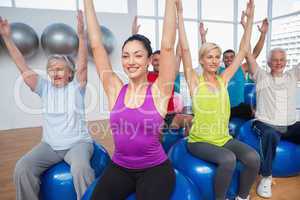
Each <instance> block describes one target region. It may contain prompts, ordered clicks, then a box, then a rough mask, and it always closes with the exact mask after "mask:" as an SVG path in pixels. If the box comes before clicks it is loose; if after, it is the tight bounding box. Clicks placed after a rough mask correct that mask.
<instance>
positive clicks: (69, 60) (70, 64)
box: [47, 54, 76, 81]
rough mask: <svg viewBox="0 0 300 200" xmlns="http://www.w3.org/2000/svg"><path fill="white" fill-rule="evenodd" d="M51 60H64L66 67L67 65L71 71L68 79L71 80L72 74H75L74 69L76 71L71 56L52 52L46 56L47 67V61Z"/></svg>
mask: <svg viewBox="0 0 300 200" xmlns="http://www.w3.org/2000/svg"><path fill="white" fill-rule="evenodd" d="M51 60H64V61H65V62H66V64H67V67H69V69H70V70H71V73H72V76H71V78H70V81H71V80H73V78H74V74H75V71H76V69H75V68H76V65H75V61H74V59H73V58H72V56H70V55H64V54H52V55H50V56H49V57H48V62H47V68H48V66H49V62H50V61H51Z"/></svg>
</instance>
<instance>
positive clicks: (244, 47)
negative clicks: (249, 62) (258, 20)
mask: <svg viewBox="0 0 300 200" xmlns="http://www.w3.org/2000/svg"><path fill="white" fill-rule="evenodd" d="M245 15H246V16H247V23H246V26H245V30H244V34H243V37H242V39H241V43H240V48H239V52H238V53H237V55H236V56H235V58H234V60H233V62H232V64H231V65H230V66H229V67H227V68H226V69H225V71H224V73H222V75H221V77H222V78H223V80H224V81H225V82H226V83H228V82H229V81H230V79H231V78H232V76H233V75H234V74H235V72H236V71H237V69H238V68H239V66H240V65H241V63H242V61H243V59H244V58H245V56H246V54H247V52H248V51H249V48H250V39H251V33H252V24H253V16H254V2H253V0H249V2H248V3H247V10H246V13H245Z"/></svg>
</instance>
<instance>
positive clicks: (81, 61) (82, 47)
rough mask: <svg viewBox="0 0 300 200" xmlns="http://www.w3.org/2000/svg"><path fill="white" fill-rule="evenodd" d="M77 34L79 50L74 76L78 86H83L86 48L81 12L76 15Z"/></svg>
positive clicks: (85, 70) (85, 72)
mask: <svg viewBox="0 0 300 200" xmlns="http://www.w3.org/2000/svg"><path fill="white" fill-rule="evenodd" d="M77 33H78V38H79V48H78V56H77V63H76V76H77V80H78V81H79V83H80V86H84V85H85V84H86V82H87V46H86V38H85V34H84V22H83V15H82V11H81V10H79V11H78V13H77Z"/></svg>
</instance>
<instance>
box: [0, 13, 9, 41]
mask: <svg viewBox="0 0 300 200" xmlns="http://www.w3.org/2000/svg"><path fill="white" fill-rule="evenodd" d="M0 34H1V35H2V37H10V36H11V29H10V25H9V23H8V21H7V19H4V18H2V17H0Z"/></svg>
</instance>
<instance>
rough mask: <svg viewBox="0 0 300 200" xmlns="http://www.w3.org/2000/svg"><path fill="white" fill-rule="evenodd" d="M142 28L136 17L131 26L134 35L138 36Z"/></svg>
mask: <svg viewBox="0 0 300 200" xmlns="http://www.w3.org/2000/svg"><path fill="white" fill-rule="evenodd" d="M140 27H141V25H140V24H138V23H137V16H135V17H134V20H133V22H132V26H131V33H132V35H134V34H137V33H138V32H139V30H140Z"/></svg>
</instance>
